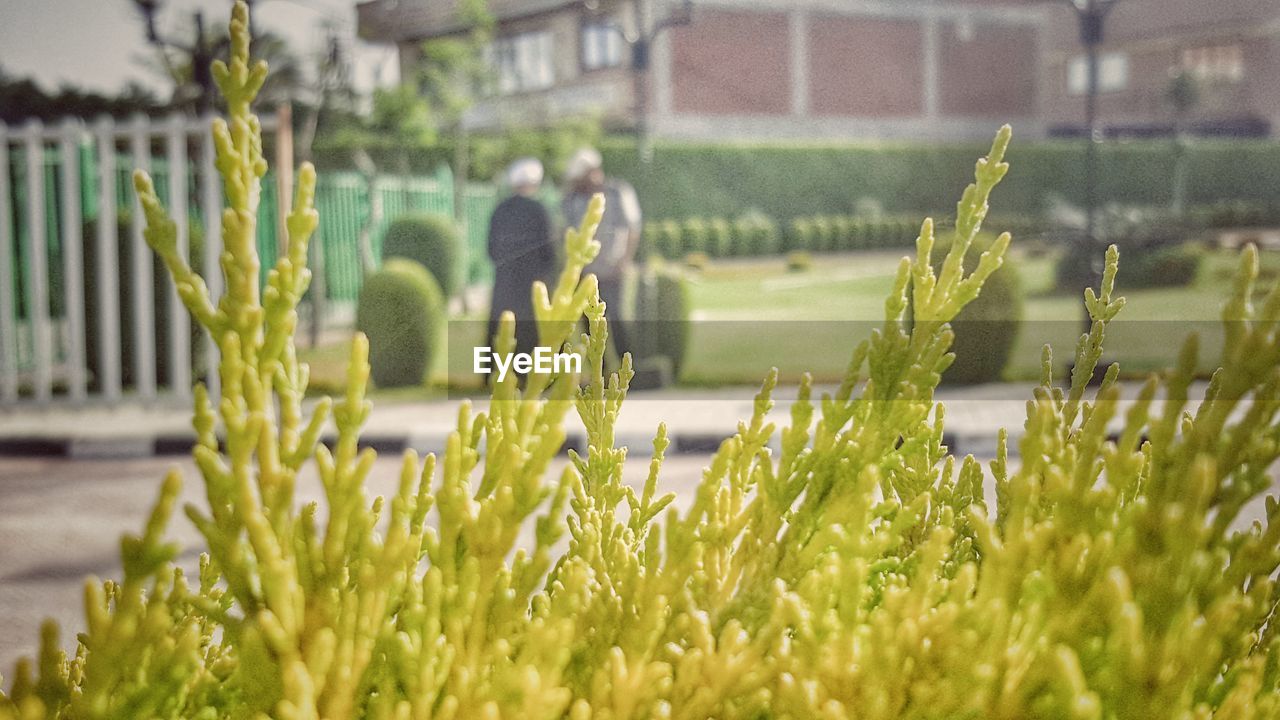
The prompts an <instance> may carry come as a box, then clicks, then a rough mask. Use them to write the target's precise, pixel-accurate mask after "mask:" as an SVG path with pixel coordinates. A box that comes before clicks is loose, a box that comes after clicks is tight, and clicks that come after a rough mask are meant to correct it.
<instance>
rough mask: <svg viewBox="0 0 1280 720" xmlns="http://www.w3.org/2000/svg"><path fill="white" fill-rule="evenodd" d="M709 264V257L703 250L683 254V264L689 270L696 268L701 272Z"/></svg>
mask: <svg viewBox="0 0 1280 720" xmlns="http://www.w3.org/2000/svg"><path fill="white" fill-rule="evenodd" d="M710 264H711V258H710V257H708V256H707V254H706V253H704V252H691V253H689V254H688V255H685V256H684V266H685V267H687V268H689V269H690V270H697V271H699V272H701V271H703V270H706V269H707V266H708V265H710Z"/></svg>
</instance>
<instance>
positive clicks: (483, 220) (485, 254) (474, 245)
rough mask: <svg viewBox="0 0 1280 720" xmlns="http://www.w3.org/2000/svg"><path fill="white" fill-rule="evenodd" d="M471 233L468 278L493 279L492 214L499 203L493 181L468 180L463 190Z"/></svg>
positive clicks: (468, 253) (486, 280) (469, 234)
mask: <svg viewBox="0 0 1280 720" xmlns="http://www.w3.org/2000/svg"><path fill="white" fill-rule="evenodd" d="M463 199H464V205H465V207H464V211H465V215H464V217H465V220H466V233H467V272H466V277H467V282H468V283H487V282H492V281H493V264H492V263H491V262H489V251H488V248H489V217H490V216H491V215H493V210H494V208H496V207H497V206H498V190H497V188H495V187H493V186H492V185H481V184H479V183H468V184H467V189H466V191H465V192H464V193H463Z"/></svg>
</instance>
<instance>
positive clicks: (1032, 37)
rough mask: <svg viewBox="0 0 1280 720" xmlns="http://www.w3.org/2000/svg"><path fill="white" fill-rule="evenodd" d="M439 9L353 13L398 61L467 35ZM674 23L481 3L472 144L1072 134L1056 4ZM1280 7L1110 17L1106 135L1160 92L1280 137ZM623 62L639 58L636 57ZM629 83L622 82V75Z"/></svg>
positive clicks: (605, 3)
mask: <svg viewBox="0 0 1280 720" xmlns="http://www.w3.org/2000/svg"><path fill="white" fill-rule="evenodd" d="M455 2H456V0H371V1H369V2H365V3H362V4H361V5H359V22H360V32H361V35H362V36H363V37H365V38H366V39H370V40H375V41H383V42H394V43H396V44H397V45H398V47H399V49H400V57H401V64H402V70H403V71H404V72H403V76H404V77H410V76H411V68H412V67H413V65H414V64H415V63H416V62H417V59H418V56H419V55H418V48H419V47H420V46H421V43H422V42H423V41H424V40H427V39H429V38H432V37H438V36H441V35H448V34H451V33H458V32H463V31H465V28H463V27H462V26H461V25H460V24H459V23H458V21H457V16H456V11H455ZM692 5H693V12H692V14H691V18H690V20H689V21H688V22H685V23H681V24H676V25H673V26H671V27H669V28H667V29H665V30H663V31H662V32H659V33H657V34H656V35H655V36H654V41H653V43H652V45H651V46H649V47H648V48H647V50H648V51H647V52H641V53H635V52H634V49H633V45H634V41H635V40H636V38H637V37H640V36H642V35H643V34H644V32H643V31H644V30H645V29H647V28H652V27H654V26H655V24H657V23H659V22H661V21H662V20H663V19H664V18H668V17H672V16H673V15H676V16H678V15H679V13H680V11H681V10H682V8H683V3H682V2H680V0H490V2H489V8H490V10H491V11H492V12H493V14H494V16H495V18H496V20H497V33H496V38H495V41H494V43H493V46H492V48H490V51H489V52H490V57H491V58H492V62H493V66H494V76H495V80H494V83H493V87H492V88H490V92H489V94H488V96H487V97H486V98H485V99H484V100H483V101H482V102H480V103H478V104H477V105H476V107H475V108H473V110H472V112H471V115H470V118H469V119H470V121H471V123H472V124H473V125H474V126H476V127H501V126H502V125H504V124H513V123H530V122H532V123H543V122H548V121H551V120H555V119H558V118H563V117H572V116H583V115H594V116H598V117H600V118H601V119H602V120H603V122H604V123H605V124H606V126H608V127H613V128H626V127H633V126H634V125H635V124H636V119H637V117H639V116H641V115H643V117H644V118H645V121H646V123H647V124H648V126H649V127H650V128H651V130H652V131H653V132H654V134H656V135H658V136H661V137H667V138H688V139H710V138H715V139H841V138H895V137H902V138H925V139H967V138H974V139H977V138H986V137H989V136H990V135H991V133H992V131H993V129H994V127H995V126H996V125H997V124H999V123H1004V122H1010V123H1013V124H1014V125H1015V126H1016V127H1017V128H1018V130H1019V133H1020V134H1021V135H1023V136H1024V137H1025V136H1041V135H1046V134H1072V133H1074V132H1078V131H1079V129H1080V125H1081V124H1082V123H1081V120H1082V118H1083V113H1084V110H1083V86H1082V80H1083V78H1084V75H1083V68H1084V65H1083V56H1082V55H1081V53H1080V50H1079V47H1080V46H1079V33H1078V30H1077V28H1076V19H1075V17H1074V14H1073V13H1072V12H1071V10H1070V9H1069V8H1068V7H1067V5H1066V4H1065V3H1064V2H1056V3H1055V2H1047V1H1046V2H1036V1H1035V0H694V2H693V3H692ZM1278 17H1280V3H1277V2H1275V1H1274V0H1215V2H1212V3H1207V2H1202V0H1121V2H1120V3H1119V4H1118V5H1117V6H1116V9H1115V10H1114V13H1113V15H1112V17H1111V21H1110V22H1109V23H1108V37H1107V44H1106V46H1105V48H1104V52H1103V53H1102V62H1101V68H1102V72H1101V80H1102V82H1101V86H1102V97H1101V100H1100V117H1101V119H1102V122H1103V125H1104V127H1107V128H1109V129H1110V130H1111V131H1112V132H1115V133H1131V134H1133V133H1147V134H1156V133H1160V132H1162V131H1163V132H1168V129H1169V128H1170V127H1171V126H1172V122H1173V119H1174V118H1173V110H1172V106H1171V104H1170V102H1169V100H1168V88H1169V83H1170V78H1171V77H1172V75H1173V74H1174V73H1176V72H1177V71H1179V70H1180V69H1186V70H1187V71H1188V73H1189V74H1191V75H1192V76H1194V77H1195V79H1196V87H1197V90H1198V92H1197V93H1196V96H1197V98H1198V102H1197V103H1196V104H1195V107H1194V109H1193V110H1191V111H1188V112H1187V113H1186V115H1187V117H1185V118H1179V119H1180V120H1185V126H1188V127H1192V128H1193V129H1199V130H1204V131H1210V130H1214V129H1216V130H1218V131H1222V132H1233V133H1235V134H1266V133H1268V132H1270V129H1271V128H1273V127H1276V126H1277V123H1280V41H1278V38H1280V28H1278V23H1280V20H1278V19H1277V18H1278ZM636 56H638V57H636ZM637 61H639V63H640V66H641V67H643V68H644V71H643V72H639V71H637V70H636V67H637V65H636V62H637Z"/></svg>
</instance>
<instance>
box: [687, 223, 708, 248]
mask: <svg viewBox="0 0 1280 720" xmlns="http://www.w3.org/2000/svg"><path fill="white" fill-rule="evenodd" d="M681 244H682V245H683V247H682V248H681V249H682V250H683V251H684V252H685V253H686V254H687V253H704V252H706V251H707V224H706V223H705V222H703V221H702V218H698V217H691V218H687V219H686V220H685V221H684V224H683V225H682V227H681Z"/></svg>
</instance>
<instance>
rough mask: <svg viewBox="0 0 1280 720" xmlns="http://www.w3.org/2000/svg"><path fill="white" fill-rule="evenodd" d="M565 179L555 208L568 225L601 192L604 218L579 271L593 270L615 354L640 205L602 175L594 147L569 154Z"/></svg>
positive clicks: (624, 341) (623, 331)
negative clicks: (595, 249) (594, 247)
mask: <svg viewBox="0 0 1280 720" xmlns="http://www.w3.org/2000/svg"><path fill="white" fill-rule="evenodd" d="M565 178H566V180H567V181H568V183H569V188H568V190H567V191H566V192H565V194H564V199H563V200H562V201H561V210H562V211H563V212H564V219H565V222H567V223H568V224H569V225H570V226H574V225H577V224H578V223H580V222H582V216H583V215H585V214H586V212H587V204H588V203H590V202H591V196H592V195H594V194H596V193H602V194H603V195H604V201H605V202H604V217H603V218H601V220H600V226H599V227H598V228H596V240H598V241H599V242H600V254H598V255H597V256H596V259H595V260H593V261H591V264H590V265H588V266H587V268H586V270H585V272H589V273H595V276H596V279H597V280H598V281H599V283H600V299H602V300H604V303H605V314H606V317H608V319H609V336H610V337H611V338H613V341H614V349H615V350H616V351H617V353H618V356H619V357H621V356H622V354H623V353H625V352H627V351H628V350H629V349H630V345H629V344H628V333H627V328H626V327H625V325H624V324H623V322H622V315H621V311H622V298H623V294H624V293H623V288H624V283H625V281H626V277H627V271H628V270H629V269H630V267H631V263H632V259H633V258H634V257H635V254H636V249H637V248H638V247H639V245H640V203H639V201H638V200H637V199H636V191H635V189H634V188H632V187H631V185H630V184H628V183H627V182H626V181H625V180H620V179H615V178H607V177H605V174H604V162H603V158H601V156H600V151H598V150H596V149H595V148H590V147H584V148H582V149H580V150H578V151H577V152H575V153H574V154H573V156H572V157H571V158H569V164H568V166H567V167H566V169H565Z"/></svg>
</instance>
